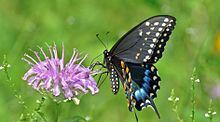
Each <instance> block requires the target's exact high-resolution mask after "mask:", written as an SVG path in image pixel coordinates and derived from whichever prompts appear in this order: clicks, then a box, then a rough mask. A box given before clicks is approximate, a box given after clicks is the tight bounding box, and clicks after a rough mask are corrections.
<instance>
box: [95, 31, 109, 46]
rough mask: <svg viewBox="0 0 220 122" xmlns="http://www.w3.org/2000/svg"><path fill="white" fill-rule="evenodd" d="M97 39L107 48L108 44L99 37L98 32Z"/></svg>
mask: <svg viewBox="0 0 220 122" xmlns="http://www.w3.org/2000/svg"><path fill="white" fill-rule="evenodd" d="M96 37H97V39H98V40H99V41H100V42H101V43H102V45H103V46H104V47H105V49H107V46H106V45H105V44H104V43H103V41H102V40H101V39H100V38H99V34H96Z"/></svg>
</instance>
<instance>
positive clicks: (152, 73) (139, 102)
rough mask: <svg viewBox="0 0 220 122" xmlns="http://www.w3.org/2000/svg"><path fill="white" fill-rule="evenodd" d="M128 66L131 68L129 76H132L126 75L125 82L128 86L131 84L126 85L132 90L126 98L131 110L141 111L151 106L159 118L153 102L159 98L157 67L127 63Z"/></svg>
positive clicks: (127, 92) (127, 93)
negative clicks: (133, 108)
mask: <svg viewBox="0 0 220 122" xmlns="http://www.w3.org/2000/svg"><path fill="white" fill-rule="evenodd" d="M126 65H127V66H128V68H129V72H128V73H127V74H129V75H130V76H129V75H126V78H125V79H126V80H125V81H126V82H127V83H128V84H129V83H130V85H126V86H127V87H128V86H130V89H129V90H127V91H126V96H127V98H128V101H129V102H130V103H129V110H132V109H131V107H135V108H136V109H137V110H139V111H140V110H142V109H143V108H145V107H147V106H148V105H150V106H152V107H153V109H154V110H155V111H156V113H157V115H158V117H159V112H158V110H157V108H156V105H155V104H154V101H153V99H154V98H156V97H157V93H156V92H157V90H158V89H160V86H159V82H160V77H159V75H158V73H157V69H156V67H155V66H153V65H151V64H145V65H140V64H133V63H126ZM129 80H130V82H129ZM124 87H125V85H124Z"/></svg>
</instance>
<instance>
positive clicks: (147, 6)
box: [0, 0, 220, 122]
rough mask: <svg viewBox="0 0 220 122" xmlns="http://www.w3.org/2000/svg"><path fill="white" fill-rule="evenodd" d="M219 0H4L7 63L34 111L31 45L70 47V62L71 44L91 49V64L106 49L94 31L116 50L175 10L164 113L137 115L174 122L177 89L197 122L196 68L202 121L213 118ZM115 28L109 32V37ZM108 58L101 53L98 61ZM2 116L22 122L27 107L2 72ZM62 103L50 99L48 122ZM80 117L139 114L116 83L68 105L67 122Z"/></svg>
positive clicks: (161, 104)
mask: <svg viewBox="0 0 220 122" xmlns="http://www.w3.org/2000/svg"><path fill="white" fill-rule="evenodd" d="M219 11H220V1H219V0H212V1H209V0H185V1H180V0H170V1H167V0H136V1H132V0H127V1H126V2H125V1H119V0H112V1H101V0H93V1H91V0H81V1H79V0H66V1H62V0H55V1H52V0H39V1H34V0H26V1H25V0H0V28H1V29H0V62H2V60H3V55H4V54H7V56H8V62H9V63H10V64H11V65H12V67H11V68H10V75H11V77H12V82H14V83H15V85H16V88H17V90H18V91H19V93H20V94H21V95H22V97H24V100H25V102H26V104H27V105H28V106H30V108H34V107H36V104H34V103H35V101H36V99H40V98H41V97H40V95H39V94H38V93H37V92H35V91H34V90H32V88H30V87H29V86H27V85H26V82H24V81H22V80H21V77H22V75H23V74H24V73H25V71H27V69H28V68H29V67H28V66H27V65H26V63H25V62H23V61H22V60H21V57H22V56H23V54H24V53H31V52H30V51H28V49H29V48H31V49H33V50H38V49H37V45H39V46H42V47H46V45H45V42H46V43H49V44H52V43H54V42H55V43H56V44H57V47H58V48H59V49H60V48H61V43H62V42H64V44H65V52H66V61H67V60H68V58H70V56H71V53H72V48H77V49H78V50H79V51H80V52H83V54H86V53H89V57H88V58H87V60H86V62H85V65H89V63H90V62H89V61H90V60H92V59H93V58H94V57H95V56H97V55H98V54H100V53H102V51H103V50H104V47H103V46H102V45H101V43H100V42H99V41H98V40H97V38H96V37H95V35H96V34H97V33H100V36H101V38H102V39H103V40H104V42H105V43H106V44H108V48H109V49H110V48H111V47H112V45H113V44H114V43H115V42H116V41H117V39H118V38H120V36H121V35H123V33H125V32H127V31H128V30H129V29H130V28H131V27H133V26H134V25H136V24H138V23H139V22H140V21H142V20H144V19H146V18H148V17H150V16H154V15H158V14H170V15H173V16H175V17H176V18H177V26H176V29H175V30H174V32H173V34H172V36H171V38H170V40H169V42H168V43H167V46H166V50H165V52H164V54H163V55H164V56H163V58H162V59H161V60H160V61H159V62H158V63H157V64H156V66H157V67H158V70H159V73H160V76H161V78H162V82H161V90H160V91H159V92H158V98H156V100H155V103H156V104H157V107H158V109H159V111H160V114H161V119H160V120H158V118H157V117H156V115H155V113H154V112H153V111H152V110H151V109H145V110H143V111H142V112H138V115H139V120H140V121H150V122H156V121H162V122H175V121H177V120H176V118H175V113H173V112H172V110H171V107H172V105H171V104H170V103H169V101H168V100H167V98H168V97H169V95H170V91H171V89H172V88H174V89H175V91H176V95H179V97H180V106H179V109H180V115H181V116H182V117H183V118H184V120H185V121H190V117H189V115H190V113H191V103H190V95H191V93H190V86H191V82H190V76H191V74H192V70H193V68H194V67H195V66H196V67H197V70H198V76H199V78H200V80H201V83H200V84H199V85H197V87H196V106H195V107H196V116H195V117H196V120H197V121H200V122H203V121H208V119H207V118H205V117H204V114H205V112H206V110H207V108H208V104H209V99H210V98H212V96H210V94H211V93H210V92H211V90H212V87H214V86H216V85H218V84H219V81H220V66H219V63H220V57H219V54H220V52H219V50H218V49H216V48H215V47H216V46H215V44H217V43H216V41H217V40H216V38H217V36H218V34H219V32H220V29H219V27H220V22H219V20H220V15H219V14H218V13H219ZM107 31H110V34H109V35H107V36H106V35H105V33H106V32H107ZM99 60H100V61H102V57H101V58H100V59H99ZM0 81H1V85H0V106H1V109H0V117H1V121H16V120H17V119H18V118H19V116H20V114H21V113H22V112H23V111H24V110H23V108H22V106H21V105H19V104H18V101H17V99H16V98H15V97H14V96H13V94H12V91H13V90H12V89H10V88H9V85H8V84H7V83H6V82H5V81H6V77H5V75H4V73H3V72H0ZM219 100H220V99H219V98H218V99H215V100H214V101H213V102H214V109H215V110H216V111H217V116H215V117H214V119H213V121H220V117H219V116H218V113H220V109H219V108H220V104H219ZM54 106H55V105H54V104H53V103H52V102H51V101H46V104H45V106H44V107H43V110H44V111H46V112H45V114H46V116H48V117H49V120H51V121H52V120H53V118H54V116H55V115H54V111H55V110H54V109H55V107H54ZM76 115H81V116H90V117H91V119H92V121H95V122H103V121H104V122H110V121H114V122H129V121H131V122H133V121H135V118H134V115H133V113H130V112H129V111H128V109H127V102H126V100H125V95H124V93H123V90H120V92H119V94H118V95H117V96H114V95H113V94H112V93H111V89H110V84H109V80H106V81H105V83H104V84H103V85H102V87H101V90H100V93H99V94H98V95H96V96H95V97H93V96H91V95H86V96H84V97H83V98H82V100H81V104H80V105H79V106H76V105H75V104H74V103H66V104H62V110H61V115H60V120H61V121H62V120H63V121H64V120H66V121H68V120H69V119H70V118H71V117H74V116H76Z"/></svg>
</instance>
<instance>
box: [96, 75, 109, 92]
mask: <svg viewBox="0 0 220 122" xmlns="http://www.w3.org/2000/svg"><path fill="white" fill-rule="evenodd" d="M108 73H109V72H108V71H105V72H102V73H101V74H100V76H99V79H98V82H97V84H98V88H100V87H101V85H102V84H103V83H104V81H105V80H106V78H107V76H108ZM104 74H106V76H105V77H104V79H103V80H102V81H101V78H102V76H103V75H104ZM100 81H101V82H100Z"/></svg>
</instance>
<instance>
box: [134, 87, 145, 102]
mask: <svg viewBox="0 0 220 122" xmlns="http://www.w3.org/2000/svg"><path fill="white" fill-rule="evenodd" d="M134 95H135V97H136V99H137V101H139V100H141V99H144V98H145V96H146V95H147V93H146V91H145V90H144V89H143V88H140V89H138V90H137V91H135V93H134Z"/></svg>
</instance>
